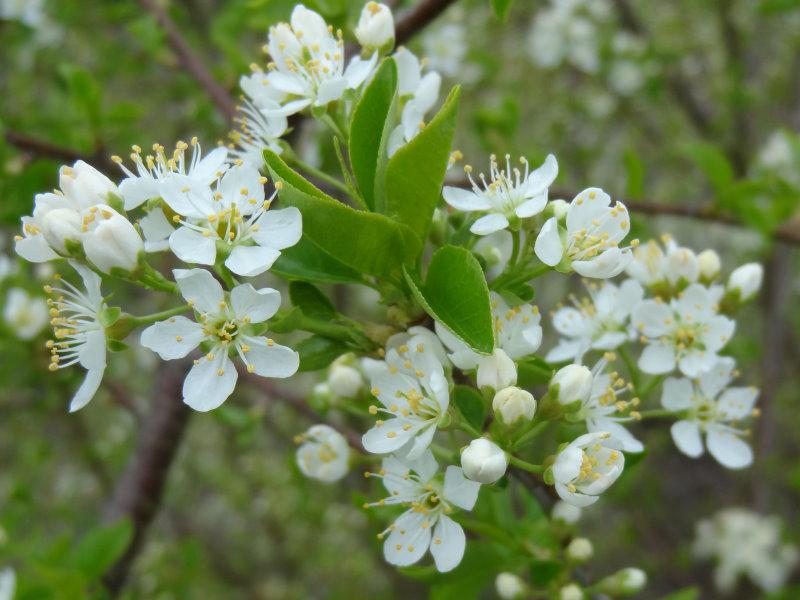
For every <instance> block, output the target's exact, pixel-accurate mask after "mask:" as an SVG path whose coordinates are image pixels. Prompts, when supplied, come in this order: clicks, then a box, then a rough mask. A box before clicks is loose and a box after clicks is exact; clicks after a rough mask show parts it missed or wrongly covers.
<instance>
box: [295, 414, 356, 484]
mask: <svg viewBox="0 0 800 600" xmlns="http://www.w3.org/2000/svg"><path fill="white" fill-rule="evenodd" d="M298 441H299V442H302V444H301V446H300V447H299V448H298V449H297V466H298V467H300V470H301V471H302V472H303V475H305V476H306V477H310V478H311V479H318V480H319V481H324V482H326V483H332V482H334V481H339V480H340V479H341V478H342V477H344V476H345V475H347V469H348V460H349V458H350V447H349V446H348V445H347V440H346V439H345V438H344V436H343V435H342V434H341V433H339V432H338V431H336V430H335V429H334V428H333V427H329V426H328V425H314V426H313V427H311V428H310V429H308V431H306V432H305V433H304V434H302V435H300V436H298Z"/></svg>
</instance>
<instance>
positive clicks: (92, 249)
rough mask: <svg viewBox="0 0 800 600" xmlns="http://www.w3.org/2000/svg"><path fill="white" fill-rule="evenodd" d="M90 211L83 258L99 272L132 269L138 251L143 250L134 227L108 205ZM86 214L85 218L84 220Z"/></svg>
mask: <svg viewBox="0 0 800 600" xmlns="http://www.w3.org/2000/svg"><path fill="white" fill-rule="evenodd" d="M95 209H96V210H95ZM90 210H91V212H90V217H91V218H92V220H91V221H89V222H88V224H87V226H88V231H87V233H85V234H84V237H83V250H84V251H85V252H86V258H88V259H89V260H90V261H92V264H94V266H95V267H97V268H98V269H100V270H101V271H102V272H103V273H110V272H111V269H115V268H118V269H123V270H125V271H132V270H133V269H134V267H136V263H137V258H138V255H139V252H142V251H143V250H144V244H143V243H142V238H141V237H139V233H138V232H137V231H136V228H135V227H134V226H133V225H132V224H131V222H130V221H128V219H126V218H125V217H123V216H122V215H121V214H119V213H118V212H117V211H115V210H114V209H113V208H111V207H110V206H105V205H102V204H101V205H98V206H96V207H93V208H92V209H90ZM90 217H85V218H84V221H86V220H87V219H89V218H90Z"/></svg>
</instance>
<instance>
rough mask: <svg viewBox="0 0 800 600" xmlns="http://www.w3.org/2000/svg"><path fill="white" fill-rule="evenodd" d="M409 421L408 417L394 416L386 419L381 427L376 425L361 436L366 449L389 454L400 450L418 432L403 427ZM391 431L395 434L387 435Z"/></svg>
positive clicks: (375, 452)
mask: <svg viewBox="0 0 800 600" xmlns="http://www.w3.org/2000/svg"><path fill="white" fill-rule="evenodd" d="M407 422H408V421H407V420H406V419H399V418H394V419H388V420H386V421H384V422H383V424H382V425H381V426H380V427H379V426H377V425H376V426H374V427H373V428H372V429H370V430H369V431H367V433H365V434H364V435H363V436H362V438H361V443H362V444H363V445H364V449H365V450H366V451H367V452H371V453H373V454H389V453H390V452H395V451H396V450H399V449H400V448H402V447H403V446H405V444H406V442H408V441H409V440H410V439H411V438H412V437H414V436H415V435H416V433H417V432H416V431H415V430H413V429H409V430H404V429H403V425H405V424H406V423H407ZM389 433H392V434H393V435H391V436H390V435H387V434H389Z"/></svg>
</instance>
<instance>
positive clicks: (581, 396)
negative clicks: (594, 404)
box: [550, 364, 594, 406]
mask: <svg viewBox="0 0 800 600" xmlns="http://www.w3.org/2000/svg"><path fill="white" fill-rule="evenodd" d="M593 382H594V376H593V375H592V372H591V371H590V370H589V368H588V367H585V366H583V365H575V364H571V365H566V366H564V367H561V368H560V369H559V370H558V371H556V374H555V375H553V378H552V379H551V380H550V388H551V393H552V389H553V388H554V386H558V395H557V396H556V400H558V403H559V404H561V405H562V406H566V405H568V404H572V403H573V402H575V401H576V400H580V401H582V402H587V401H588V400H589V395H590V394H591V392H592V385H593Z"/></svg>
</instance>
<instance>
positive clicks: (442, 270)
mask: <svg viewBox="0 0 800 600" xmlns="http://www.w3.org/2000/svg"><path fill="white" fill-rule="evenodd" d="M405 275H406V280H407V281H408V283H409V285H410V286H411V288H412V291H413V293H414V296H415V297H416V299H417V301H418V302H419V303H420V304H421V305H422V307H423V308H424V309H425V311H426V312H427V313H428V314H429V315H430V316H432V317H433V318H434V319H436V320H437V321H440V322H441V323H442V324H443V325H445V326H447V328H448V329H450V331H452V332H453V334H455V335H456V336H457V337H458V338H460V339H461V340H463V341H464V342H465V343H466V344H467V345H468V346H470V347H472V348H473V349H474V350H476V351H477V352H481V353H483V354H490V353H491V352H492V351H493V350H494V329H493V323H492V311H491V305H490V301H489V288H488V286H487V285H486V279H485V278H484V276H483V270H481V265H480V263H479V262H478V260H477V259H476V258H475V256H473V254H472V253H471V252H470V251H469V250H466V249H464V248H459V247H456V246H444V247H442V248H440V249H439V250H437V251H436V253H435V254H434V255H433V257H432V258H431V262H430V264H429V265H428V274H427V276H426V278H425V282H424V283H422V282H421V281H420V279H419V277H417V276H416V275H414V274H412V273H411V272H410V271H408V270H407V269H406V270H405Z"/></svg>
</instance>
